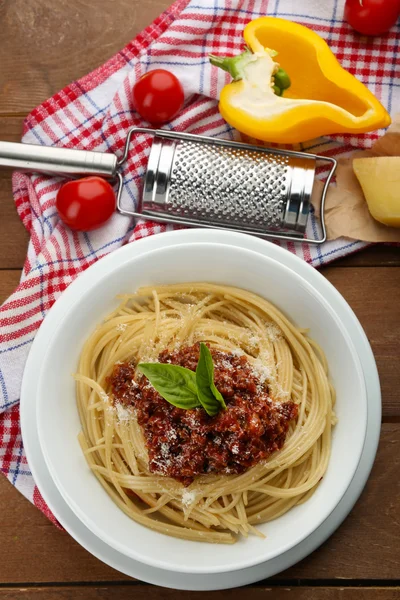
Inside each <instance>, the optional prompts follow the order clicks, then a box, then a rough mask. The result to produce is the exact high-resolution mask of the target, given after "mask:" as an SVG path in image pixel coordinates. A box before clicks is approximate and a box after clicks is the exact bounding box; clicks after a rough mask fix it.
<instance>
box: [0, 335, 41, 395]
mask: <svg viewBox="0 0 400 600" xmlns="http://www.w3.org/2000/svg"><path fill="white" fill-rule="evenodd" d="M34 339H35V338H34V337H33V338H30V339H29V340H26V341H25V342H21V343H20V344H17V345H16V346H10V348H5V349H4V350H0V354H5V353H6V352H11V351H12V350H18V348H22V347H23V346H26V345H27V344H30V343H31V342H33V340H34ZM12 404H15V402H12V403H11V404H10V405H9V406H12Z"/></svg>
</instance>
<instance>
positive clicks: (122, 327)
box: [115, 323, 128, 331]
mask: <svg viewBox="0 0 400 600" xmlns="http://www.w3.org/2000/svg"><path fill="white" fill-rule="evenodd" d="M127 327H128V325H127V324H126V323H118V325H117V326H116V328H115V329H116V330H117V331H125V329H126V328H127Z"/></svg>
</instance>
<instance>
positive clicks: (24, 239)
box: [0, 176, 29, 269]
mask: <svg viewBox="0 0 400 600" xmlns="http://www.w3.org/2000/svg"><path fill="white" fill-rule="evenodd" d="M28 241H29V234H28V232H27V231H26V229H25V227H24V226H23V225H22V223H21V221H20V219H19V217H18V214H17V211H16V208H15V205H14V201H13V196H12V189H11V177H7V178H5V177H1V176H0V269H21V268H22V266H23V264H24V261H25V256H26V249H27V246H28Z"/></svg>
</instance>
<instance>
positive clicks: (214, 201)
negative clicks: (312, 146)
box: [166, 142, 289, 229]
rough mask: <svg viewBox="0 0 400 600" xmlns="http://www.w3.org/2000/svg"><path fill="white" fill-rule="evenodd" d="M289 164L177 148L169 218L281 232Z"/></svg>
mask: <svg viewBox="0 0 400 600" xmlns="http://www.w3.org/2000/svg"><path fill="white" fill-rule="evenodd" d="M288 163H289V159H288V157H286V156H274V155H272V154H264V155H263V156H262V157H260V156H259V155H258V154H257V153H256V152H254V151H249V150H246V149H242V148H224V147H220V146H211V145H205V144H198V143H194V142H181V143H178V144H177V145H176V148H175V155H174V162H173V165H172V171H171V181H170V186H169V191H168V198H167V202H166V207H167V211H168V212H169V213H174V214H179V215H182V216H185V217H186V216H188V215H191V216H192V217H193V218H195V219H198V220H199V221H204V220H206V221H209V222H216V223H221V224H226V225H233V226H236V227H237V226H240V225H241V224H243V222H246V223H247V224H248V225H251V226H256V227H261V228H266V229H268V228H269V229H279V228H280V227H281V226H282V222H283V217H284V213H285V206H286V199H287V195H288V189H289V167H288Z"/></svg>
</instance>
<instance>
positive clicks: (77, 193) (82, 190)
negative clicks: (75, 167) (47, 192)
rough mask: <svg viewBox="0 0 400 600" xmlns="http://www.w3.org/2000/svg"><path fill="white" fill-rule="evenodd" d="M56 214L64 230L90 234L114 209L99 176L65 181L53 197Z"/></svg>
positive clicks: (111, 196)
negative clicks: (55, 196) (54, 197)
mask: <svg viewBox="0 0 400 600" xmlns="http://www.w3.org/2000/svg"><path fill="white" fill-rule="evenodd" d="M56 207H57V210H58V214H59V215H60V217H61V219H62V220H63V221H64V223H65V224H66V225H68V227H70V228H71V229H75V230H76V231H91V230H92V229H97V227H100V226H101V225H103V223H105V222H106V221H108V219H109V218H110V217H111V215H112V214H113V212H114V210H115V194H114V190H113V189H112V187H111V185H110V184H109V183H108V181H105V180H104V179H102V178H101V177H85V178H84V179H75V180H74V181H68V183H64V185H63V186H62V187H61V188H60V190H59V191H58V194H57V199H56Z"/></svg>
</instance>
